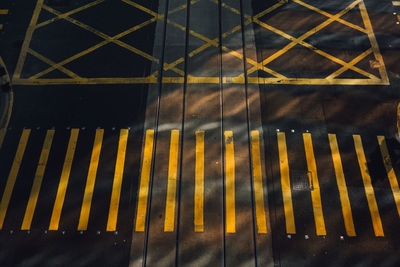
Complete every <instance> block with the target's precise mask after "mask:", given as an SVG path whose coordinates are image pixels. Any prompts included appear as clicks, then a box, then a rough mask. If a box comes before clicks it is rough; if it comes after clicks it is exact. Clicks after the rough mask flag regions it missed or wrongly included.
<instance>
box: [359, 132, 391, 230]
mask: <svg viewBox="0 0 400 267" xmlns="http://www.w3.org/2000/svg"><path fill="white" fill-rule="evenodd" d="M353 139H354V147H355V149H356V153H357V159H358V165H359V166H360V172H361V176H362V180H363V183H364V189H365V195H366V196H367V201H368V207H369V211H370V213H371V219H372V225H373V227H374V232H375V235H376V236H384V233H383V228H382V221H381V216H380V215H379V210H378V204H377V203H376V199H375V192H374V188H373V187H372V183H371V176H370V174H369V171H368V167H367V160H366V159H365V153H364V148H363V145H362V141H361V137H360V136H359V135H353Z"/></svg>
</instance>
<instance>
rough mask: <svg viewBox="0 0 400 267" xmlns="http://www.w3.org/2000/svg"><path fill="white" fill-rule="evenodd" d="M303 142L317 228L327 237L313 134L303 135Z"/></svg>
mask: <svg viewBox="0 0 400 267" xmlns="http://www.w3.org/2000/svg"><path fill="white" fill-rule="evenodd" d="M303 140H304V148H305V152H306V159H307V167H308V179H309V181H310V185H312V188H311V200H312V205H313V211H314V220H315V228H316V232H317V235H326V229H325V221H324V214H323V211H322V203H321V192H320V188H319V181H318V174H317V164H316V163H315V156H314V149H313V144H312V139H311V134H310V133H303Z"/></svg>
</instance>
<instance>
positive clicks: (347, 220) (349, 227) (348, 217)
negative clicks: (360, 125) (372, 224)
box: [328, 134, 356, 236]
mask: <svg viewBox="0 0 400 267" xmlns="http://www.w3.org/2000/svg"><path fill="white" fill-rule="evenodd" d="M328 138H329V145H330V147H331V153H332V160H333V167H334V169H335V175H336V183H337V186H338V189H339V197H340V203H341V205H342V213H343V220H344V226H345V228H346V234H347V235H348V236H356V230H355V229H354V222H353V214H352V212H351V205H350V200H349V194H348V192H347V185H346V180H345V177H344V173H343V166H342V160H341V157H340V152H339V146H338V143H337V139H336V134H328Z"/></svg>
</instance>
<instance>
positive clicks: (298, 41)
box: [248, 0, 379, 80]
mask: <svg viewBox="0 0 400 267" xmlns="http://www.w3.org/2000/svg"><path fill="white" fill-rule="evenodd" d="M360 2H361V0H357V1H354V2H353V3H351V4H350V5H349V6H347V7H346V8H345V9H343V10H342V11H341V12H339V13H337V14H336V15H334V16H332V17H330V18H329V19H328V20H326V21H325V22H323V23H321V24H320V25H318V26H316V27H314V28H313V29H311V30H310V31H308V32H306V33H305V34H303V35H302V36H300V37H298V38H296V37H293V36H291V35H289V34H287V33H285V32H283V31H281V30H279V29H276V28H275V27H272V26H270V25H268V24H266V23H264V22H262V21H260V20H258V19H253V21H254V22H255V23H257V24H259V25H260V26H262V27H264V28H266V29H268V30H270V31H273V32H275V33H277V34H279V35H281V36H283V37H285V38H287V39H289V40H291V41H292V42H291V43H290V44H288V45H286V46H285V47H284V48H283V49H281V50H279V51H278V52H276V53H274V54H273V55H271V56H269V57H268V58H266V59H264V60H263V61H262V65H264V66H265V65H266V64H268V63H270V62H272V61H273V60H275V59H276V58H278V57H280V56H281V55H283V54H284V53H286V52H288V51H289V50H290V49H292V48H293V47H294V46H296V45H297V44H300V45H303V46H305V47H307V48H309V49H310V50H311V51H313V52H315V53H317V54H319V55H321V56H324V57H326V58H328V59H330V60H331V61H333V62H336V63H338V64H340V65H342V66H345V67H347V68H349V69H351V70H353V71H356V72H358V73H360V74H362V75H364V76H366V77H368V78H370V79H377V80H379V78H377V77H376V76H375V75H372V74H370V73H368V72H366V71H364V70H362V69H359V68H357V67H355V66H353V65H351V64H349V63H347V62H344V61H343V60H341V59H338V58H336V57H334V56H332V55H330V54H328V53H326V52H324V51H322V50H320V49H317V48H316V47H315V46H313V45H310V44H308V43H306V42H304V40H305V39H307V38H308V37H310V36H311V35H313V34H315V33H316V32H318V31H320V30H322V29H323V28H325V27H326V26H328V25H329V24H331V23H332V22H334V21H336V20H337V19H338V18H340V17H341V16H343V15H344V14H346V13H347V12H348V11H350V10H351V9H352V8H354V7H355V6H356V5H358V4H359V3H360ZM256 70H257V67H252V68H250V69H249V70H248V74H250V73H253V72H254V71H256Z"/></svg>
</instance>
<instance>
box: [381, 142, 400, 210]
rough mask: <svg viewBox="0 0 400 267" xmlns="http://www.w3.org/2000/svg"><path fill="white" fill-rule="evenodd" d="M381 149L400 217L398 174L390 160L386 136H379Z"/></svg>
mask: <svg viewBox="0 0 400 267" xmlns="http://www.w3.org/2000/svg"><path fill="white" fill-rule="evenodd" d="M377 138H378V143H379V148H380V150H381V154H382V159H383V163H384V165H385V169H386V173H387V176H388V179H389V183H390V188H391V189H392V193H393V198H394V201H395V203H396V207H397V213H398V214H399V216H400V189H399V184H398V182H397V178H396V173H395V172H394V169H393V165H392V161H391V160H390V155H389V151H388V148H387V145H386V140H385V137H384V136H378V137H377Z"/></svg>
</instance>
